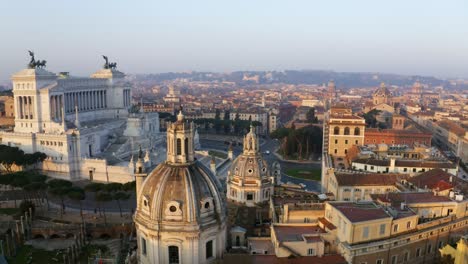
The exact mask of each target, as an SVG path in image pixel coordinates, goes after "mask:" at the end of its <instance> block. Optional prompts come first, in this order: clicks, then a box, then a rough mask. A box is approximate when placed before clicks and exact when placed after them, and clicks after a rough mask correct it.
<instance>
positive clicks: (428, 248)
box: [427, 244, 432, 254]
mask: <svg viewBox="0 0 468 264" xmlns="http://www.w3.org/2000/svg"><path fill="white" fill-rule="evenodd" d="M431 251H432V245H431V244H429V245H427V253H428V254H429V253H431Z"/></svg>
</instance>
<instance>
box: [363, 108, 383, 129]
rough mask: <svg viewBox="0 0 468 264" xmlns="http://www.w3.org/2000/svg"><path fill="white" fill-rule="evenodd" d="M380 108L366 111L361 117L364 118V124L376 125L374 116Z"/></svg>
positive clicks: (378, 112)
mask: <svg viewBox="0 0 468 264" xmlns="http://www.w3.org/2000/svg"><path fill="white" fill-rule="evenodd" d="M380 112H381V111H380V110H377V109H373V110H371V111H369V112H367V113H365V114H364V115H363V116H362V117H364V119H365V120H366V125H367V126H369V127H376V126H377V123H378V122H377V118H376V116H377V115H378V114H380Z"/></svg>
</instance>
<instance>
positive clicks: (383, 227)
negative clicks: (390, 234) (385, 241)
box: [379, 224, 386, 235]
mask: <svg viewBox="0 0 468 264" xmlns="http://www.w3.org/2000/svg"><path fill="white" fill-rule="evenodd" d="M385 226H386V225H385V224H381V225H380V231H379V234H380V235H384V234H385Z"/></svg>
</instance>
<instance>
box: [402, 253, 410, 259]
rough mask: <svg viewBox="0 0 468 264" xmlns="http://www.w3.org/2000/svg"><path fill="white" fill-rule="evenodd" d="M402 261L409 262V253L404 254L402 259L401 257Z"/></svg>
mask: <svg viewBox="0 0 468 264" xmlns="http://www.w3.org/2000/svg"><path fill="white" fill-rule="evenodd" d="M403 260H404V261H408V260H409V252H408V251H407V252H405V255H404V257H403Z"/></svg>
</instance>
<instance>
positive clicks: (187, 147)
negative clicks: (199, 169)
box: [167, 111, 195, 165]
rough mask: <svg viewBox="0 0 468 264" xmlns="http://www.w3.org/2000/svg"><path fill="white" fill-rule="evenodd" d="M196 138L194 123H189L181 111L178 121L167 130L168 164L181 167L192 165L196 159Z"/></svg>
mask: <svg viewBox="0 0 468 264" xmlns="http://www.w3.org/2000/svg"><path fill="white" fill-rule="evenodd" d="M194 136H195V128H194V125H193V123H189V122H187V121H186V120H185V119H184V115H183V114H182V111H180V112H179V114H178V115H177V121H176V122H174V123H172V124H169V126H168V128H167V162H168V163H171V164H181V165H182V164H187V163H192V162H193V161H194V158H195V150H194V149H195V148H194Z"/></svg>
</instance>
